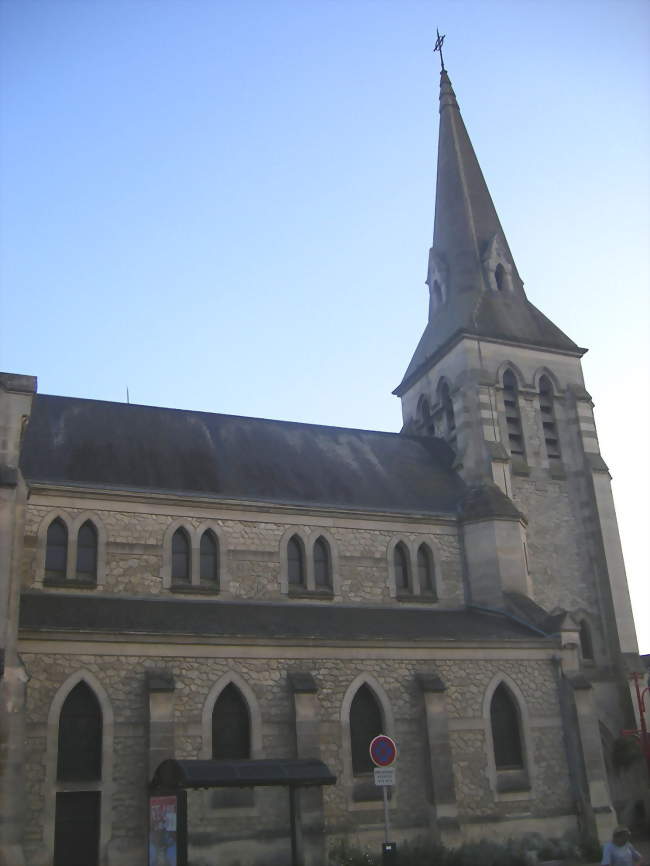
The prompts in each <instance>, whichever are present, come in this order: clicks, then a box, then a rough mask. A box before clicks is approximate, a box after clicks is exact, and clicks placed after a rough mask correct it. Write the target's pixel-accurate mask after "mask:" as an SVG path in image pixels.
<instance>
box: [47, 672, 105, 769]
mask: <svg viewBox="0 0 650 866" xmlns="http://www.w3.org/2000/svg"><path fill="white" fill-rule="evenodd" d="M56 775H57V779H58V780H59V781H62V782H91V781H96V780H98V779H101V775H102V711H101V707H100V706H99V701H98V700H97V698H96V697H95V693H94V692H93V690H92V689H91V688H90V686H88V685H87V684H86V683H85V682H83V680H82V681H81V682H79V683H77V685H76V686H75V687H74V688H73V689H72V691H71V692H70V694H69V695H68V697H67V698H66V699H65V702H64V704H63V707H62V708H61V715H60V717H59V743H58V751H57V771H56Z"/></svg>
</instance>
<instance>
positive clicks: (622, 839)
mask: <svg viewBox="0 0 650 866" xmlns="http://www.w3.org/2000/svg"><path fill="white" fill-rule="evenodd" d="M629 838H630V831H629V830H628V829H627V827H624V826H623V825H622V824H619V825H618V827H615V828H614V832H613V833H612V841H613V843H614V845H625V843H626V842H627V841H628V840H629Z"/></svg>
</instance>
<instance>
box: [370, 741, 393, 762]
mask: <svg viewBox="0 0 650 866" xmlns="http://www.w3.org/2000/svg"><path fill="white" fill-rule="evenodd" d="M396 757H397V746H396V745H395V740H392V739H391V738H390V737H387V736H386V734H379V736H378V737H375V738H374V739H373V740H372V742H371V743H370V759H371V760H372V763H373V764H375V766H377V767H390V765H391V764H392V763H393V761H394V760H395V758H396Z"/></svg>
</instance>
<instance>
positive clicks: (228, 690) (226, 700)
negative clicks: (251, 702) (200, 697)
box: [212, 683, 251, 761]
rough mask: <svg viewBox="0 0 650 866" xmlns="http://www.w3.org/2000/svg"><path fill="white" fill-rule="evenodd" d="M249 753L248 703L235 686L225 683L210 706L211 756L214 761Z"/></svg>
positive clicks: (237, 757)
mask: <svg viewBox="0 0 650 866" xmlns="http://www.w3.org/2000/svg"><path fill="white" fill-rule="evenodd" d="M250 756H251V722H250V713H249V711H248V705H247V703H246V701H245V700H244V697H243V695H242V693H241V692H240V691H239V689H238V688H237V686H235V685H234V684H233V683H229V684H228V685H227V686H226V687H225V689H224V690H223V691H222V692H221V694H220V695H219V697H218V698H217V700H216V701H215V704H214V709H213V710H212V757H213V759H214V760H217V761H225V760H239V759H248V758H250Z"/></svg>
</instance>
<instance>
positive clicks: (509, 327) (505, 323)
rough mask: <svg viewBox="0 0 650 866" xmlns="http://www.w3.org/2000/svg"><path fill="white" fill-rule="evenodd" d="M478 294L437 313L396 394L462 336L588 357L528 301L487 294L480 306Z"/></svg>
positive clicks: (459, 299)
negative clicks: (456, 338)
mask: <svg viewBox="0 0 650 866" xmlns="http://www.w3.org/2000/svg"><path fill="white" fill-rule="evenodd" d="M476 294H478V293H476ZM476 294H474V293H468V295H467V296H465V297H462V296H461V297H458V296H455V297H453V298H452V299H450V301H449V302H448V303H447V304H446V305H445V306H444V307H441V308H440V310H438V311H437V313H436V315H435V317H434V319H433V321H431V322H429V323H428V324H427V325H426V327H425V329H424V332H423V334H422V337H421V338H420V342H419V343H418V345H417V347H416V349H415V352H414V353H413V357H412V358H411V361H410V363H409V365H408V368H407V370H406V373H405V374H404V378H403V379H402V381H401V383H400V384H399V385H398V387H397V388H396V389H395V391H394V393H395V394H398V395H400V394H402V393H403V392H404V390H405V389H406V388H407V387H408V385H409V383H410V381H411V380H412V379H415V378H417V377H418V376H419V375H421V374H422V373H423V372H424V371H425V370H426V369H427V368H428V367H429V366H430V365H431V364H432V363H433V362H434V360H435V359H436V358H437V356H438V354H439V353H440V352H441V351H444V350H445V348H446V347H447V346H448V345H449V344H450V343H451V342H453V340H454V339H455V337H457V336H460V335H461V334H468V335H469V336H475V337H483V338H485V339H488V340H489V339H493V340H503V341H505V342H508V343H518V344H521V345H526V346H538V347H540V348H543V349H555V350H557V351H560V352H566V353H569V354H573V355H582V354H584V352H585V349H581V348H580V347H579V346H578V345H577V343H574V342H573V340H572V339H570V337H567V335H566V334H565V333H564V332H563V331H561V330H560V328H558V327H557V325H554V324H553V322H551V320H550V319H549V318H547V317H546V316H545V315H544V313H542V312H541V311H540V310H538V309H537V307H536V306H535V305H534V304H531V302H530V301H529V300H528V298H526V297H521V296H516V295H515V296H511V297H503V296H502V295H495V294H494V293H488V292H487V291H485V290H483V291H482V292H481V293H480V294H478V302H477V297H476Z"/></svg>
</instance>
